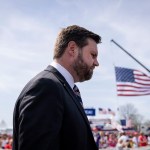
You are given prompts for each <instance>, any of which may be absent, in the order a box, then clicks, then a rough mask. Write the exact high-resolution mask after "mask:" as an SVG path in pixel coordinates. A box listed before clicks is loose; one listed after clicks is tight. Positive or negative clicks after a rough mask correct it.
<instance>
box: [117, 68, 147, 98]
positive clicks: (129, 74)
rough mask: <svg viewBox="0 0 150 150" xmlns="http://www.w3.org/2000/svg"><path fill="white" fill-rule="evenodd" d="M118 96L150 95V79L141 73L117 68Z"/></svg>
mask: <svg viewBox="0 0 150 150" xmlns="http://www.w3.org/2000/svg"><path fill="white" fill-rule="evenodd" d="M115 72H116V81H117V95H118V96H142V95H150V77H149V76H147V75H146V74H144V73H143V72H141V71H138V70H133V69H128V68H122V67H115Z"/></svg>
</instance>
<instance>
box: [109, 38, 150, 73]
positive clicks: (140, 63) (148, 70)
mask: <svg viewBox="0 0 150 150" xmlns="http://www.w3.org/2000/svg"><path fill="white" fill-rule="evenodd" d="M111 42H113V43H114V44H116V45H117V46H118V47H119V48H121V49H122V50H123V51H124V52H125V53H126V54H128V55H129V56H130V57H131V58H133V59H134V60H135V61H136V62H137V63H139V64H140V65H141V66H142V67H143V68H145V69H146V70H147V71H148V72H149V73H150V70H149V69H148V68H146V67H145V66H144V65H143V64H142V63H141V62H140V61H138V60H137V59H136V58H135V57H134V56H132V55H131V54H130V53H129V52H127V51H126V50H125V49H124V48H123V47H121V46H120V45H119V44H118V43H116V42H115V41H114V40H111Z"/></svg>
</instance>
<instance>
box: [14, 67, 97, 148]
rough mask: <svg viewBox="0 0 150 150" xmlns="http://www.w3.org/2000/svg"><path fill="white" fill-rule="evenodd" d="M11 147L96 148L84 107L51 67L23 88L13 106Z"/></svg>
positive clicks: (62, 78)
mask: <svg viewBox="0 0 150 150" xmlns="http://www.w3.org/2000/svg"><path fill="white" fill-rule="evenodd" d="M13 138H14V142H13V150H97V147H96V144H95V141H94V138H93V135H92V132H91V128H90V125H89V122H88V119H87V117H86V115H85V112H84V109H83V108H82V106H81V104H80V103H79V102H78V101H77V99H76V97H75V95H74V92H73V91H72V89H71V87H70V86H69V85H68V83H67V82H66V80H65V79H64V77H63V76H62V75H61V74H60V73H59V72H58V71H57V70H56V69H55V68H53V67H52V66H48V67H47V69H46V70H44V71H42V72H41V73H39V74H38V75H37V76H35V77H34V78H33V79H32V80H31V81H29V83H28V84H27V85H26V86H25V88H24V89H23V90H22V92H21V94H20V96H19V98H18V100H17V102H16V105H15V109H14V119H13Z"/></svg>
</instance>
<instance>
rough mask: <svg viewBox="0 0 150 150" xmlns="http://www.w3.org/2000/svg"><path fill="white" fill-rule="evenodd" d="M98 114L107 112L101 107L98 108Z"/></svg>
mask: <svg viewBox="0 0 150 150" xmlns="http://www.w3.org/2000/svg"><path fill="white" fill-rule="evenodd" d="M98 110H99V114H107V111H106V110H105V109H103V108H99V109H98Z"/></svg>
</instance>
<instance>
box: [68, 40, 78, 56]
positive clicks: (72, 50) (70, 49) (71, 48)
mask: <svg viewBox="0 0 150 150" xmlns="http://www.w3.org/2000/svg"><path fill="white" fill-rule="evenodd" d="M68 53H69V55H70V56H74V55H75V54H76V53H77V44H76V43H75V42H74V41H70V42H69V43H68Z"/></svg>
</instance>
